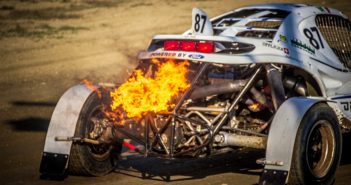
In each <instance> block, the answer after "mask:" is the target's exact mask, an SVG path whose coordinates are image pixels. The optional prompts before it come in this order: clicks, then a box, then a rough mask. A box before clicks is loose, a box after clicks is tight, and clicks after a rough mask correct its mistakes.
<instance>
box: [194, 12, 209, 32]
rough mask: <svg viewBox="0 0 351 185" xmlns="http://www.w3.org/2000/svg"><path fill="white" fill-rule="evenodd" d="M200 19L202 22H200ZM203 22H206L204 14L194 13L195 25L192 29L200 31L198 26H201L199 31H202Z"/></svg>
mask: <svg viewBox="0 0 351 185" xmlns="http://www.w3.org/2000/svg"><path fill="white" fill-rule="evenodd" d="M201 19H202V24H201V23H200V21H201ZM205 23H206V16H205V15H201V16H200V15H199V14H196V15H195V25H194V29H195V31H196V32H199V31H200V27H201V33H202V32H203V31H204V28H205Z"/></svg>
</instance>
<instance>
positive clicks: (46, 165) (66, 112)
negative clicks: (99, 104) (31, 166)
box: [40, 85, 93, 176]
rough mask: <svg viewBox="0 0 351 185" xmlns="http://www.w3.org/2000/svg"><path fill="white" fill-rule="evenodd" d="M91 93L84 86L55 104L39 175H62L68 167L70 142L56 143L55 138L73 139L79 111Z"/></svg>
mask: <svg viewBox="0 0 351 185" xmlns="http://www.w3.org/2000/svg"><path fill="white" fill-rule="evenodd" d="M92 93H93V91H92V90H90V89H88V88H87V87H85V86H84V85H77V86H74V87H72V88H70V89H68V90H67V91H66V92H65V93H64V94H63V96H62V97H61V98H60V100H59V102H58V103H57V105H56V107H55V110H54V112H53V114H52V117H51V120H50V124H49V128H48V132H47V134H46V138H45V146H44V152H43V155H42V159H41V164H40V173H42V174H46V175H58V176H59V175H63V174H64V173H65V170H66V169H67V166H68V160H69V155H70V151H71V146H72V141H57V140H56V137H60V138H69V137H73V136H74V133H75V129H76V124H77V121H78V118H79V116H80V112H81V109H82V108H83V106H84V103H85V101H86V100H87V99H88V97H89V96H90V95H91V94H92Z"/></svg>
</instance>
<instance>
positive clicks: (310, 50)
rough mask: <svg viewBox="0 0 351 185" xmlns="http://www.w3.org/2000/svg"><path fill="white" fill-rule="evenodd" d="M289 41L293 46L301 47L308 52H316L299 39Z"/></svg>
mask: <svg viewBox="0 0 351 185" xmlns="http://www.w3.org/2000/svg"><path fill="white" fill-rule="evenodd" d="M290 41H291V45H292V46H293V47H296V48H299V49H302V50H304V51H306V52H308V53H310V54H313V55H314V54H315V53H316V51H315V49H313V48H312V47H311V46H308V45H307V44H305V43H302V41H300V40H297V39H292V40H290Z"/></svg>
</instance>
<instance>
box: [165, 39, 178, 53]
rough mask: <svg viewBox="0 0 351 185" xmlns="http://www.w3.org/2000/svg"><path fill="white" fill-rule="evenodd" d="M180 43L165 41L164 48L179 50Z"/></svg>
mask: <svg viewBox="0 0 351 185" xmlns="http://www.w3.org/2000/svg"><path fill="white" fill-rule="evenodd" d="M179 45H180V42H179V41H170V40H169V41H165V42H164V48H165V50H169V51H179V49H180V48H179Z"/></svg>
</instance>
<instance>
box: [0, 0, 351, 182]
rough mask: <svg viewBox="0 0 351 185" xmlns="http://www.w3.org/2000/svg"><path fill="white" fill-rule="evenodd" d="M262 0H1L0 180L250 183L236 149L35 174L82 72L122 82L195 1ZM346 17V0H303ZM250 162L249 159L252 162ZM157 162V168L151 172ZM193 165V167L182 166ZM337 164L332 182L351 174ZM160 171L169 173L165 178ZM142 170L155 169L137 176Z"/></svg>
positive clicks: (180, 25)
mask: <svg viewBox="0 0 351 185" xmlns="http://www.w3.org/2000/svg"><path fill="white" fill-rule="evenodd" d="M268 2H301V3H306V1H259V0H235V1H233V0H219V1H210V0H189V1H185V0H164V1H161V0H134V1H127V0H119V1H113V0H84V1H83V0H9V1H6V0H1V1H0V62H1V65H0V73H1V75H0V114H1V116H0V130H1V135H0V166H1V168H0V179H1V183H2V184H53V183H54V184H63V183H65V184H77V183H85V184H107V183H118V184H130V183H133V184H145V183H146V184H163V183H164V181H163V180H164V179H163V178H162V177H163V176H167V175H171V184H254V183H256V182H257V180H258V177H259V175H260V167H259V166H257V165H255V164H254V163H253V162H254V160H255V159H256V157H257V156H255V154H253V156H251V155H248V154H246V153H245V151H238V153H236V154H238V155H236V154H232V155H226V156H223V157H220V158H216V157H215V158H212V159H199V160H195V161H192V162H189V161H180V162H174V163H171V165H169V164H168V163H167V164H165V163H164V161H162V160H161V161H160V160H158V159H143V158H140V157H125V159H124V160H123V161H122V163H121V168H120V169H119V170H117V171H116V172H115V173H112V174H110V175H108V176H105V177H100V178H93V177H76V176H69V177H68V178H66V179H65V181H64V182H56V181H43V180H40V179H39V170H38V169H39V164H40V159H41V152H42V150H43V145H44V139H45V133H46V130H47V127H48V123H49V120H50V116H51V114H52V111H53V109H54V106H55V105H56V103H57V101H58V99H59V97H60V96H61V95H62V94H63V92H64V91H65V90H66V89H68V88H69V87H71V86H73V85H75V84H77V83H79V82H80V80H82V79H89V80H91V81H93V82H101V81H102V82H112V83H114V82H121V81H123V80H124V79H125V78H126V77H127V76H128V73H129V72H130V71H132V70H133V68H134V67H135V65H136V64H137V57H136V56H137V53H138V52H139V51H141V50H143V49H145V48H146V47H147V44H148V42H149V41H150V39H151V38H152V36H153V35H156V34H179V33H182V32H184V31H185V30H187V29H188V28H189V27H190V24H191V10H192V8H193V7H199V8H202V9H204V10H205V11H206V12H207V13H208V14H209V16H210V17H214V16H216V15H219V14H221V13H224V12H226V11H229V10H233V9H235V8H237V7H240V6H244V5H249V4H257V3H268ZM307 3H309V4H319V5H322V6H329V7H334V8H337V9H339V10H341V11H343V12H345V13H346V14H347V15H349V16H350V15H351V6H350V2H348V1H341V0H340V1H332V0H331V1H308V2H307ZM250 159H251V160H250ZM153 169H158V170H156V171H155V170H153ZM189 169H191V170H189ZM350 170H351V167H350V165H343V166H341V168H340V170H339V171H338V176H337V181H336V184H347V183H348V182H350V181H351V177H350ZM164 171H168V172H169V173H166V175H164ZM142 172H145V173H151V174H154V176H155V177H154V176H150V177H149V180H142V178H141V176H142Z"/></svg>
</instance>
